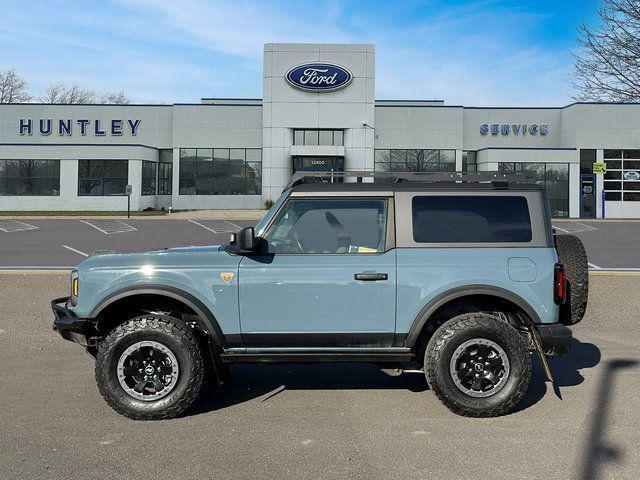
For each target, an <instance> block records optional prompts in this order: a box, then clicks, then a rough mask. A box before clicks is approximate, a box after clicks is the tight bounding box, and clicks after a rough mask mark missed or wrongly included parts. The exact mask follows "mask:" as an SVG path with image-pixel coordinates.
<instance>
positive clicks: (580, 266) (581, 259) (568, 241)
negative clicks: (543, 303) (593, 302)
mask: <svg viewBox="0 0 640 480" xmlns="http://www.w3.org/2000/svg"><path fill="white" fill-rule="evenodd" d="M556 251H557V252H558V260H559V261H560V262H561V263H564V265H565V267H567V279H568V280H569V291H568V298H567V301H566V302H565V303H564V305H562V306H561V307H560V322H561V323H563V324H565V325H575V324H576V323H578V322H579V321H580V320H582V318H583V317H584V314H585V312H586V310H587V299H588V297H589V263H588V262H587V252H586V251H585V249H584V245H583V244H582V241H581V240H580V239H579V238H578V237H576V236H574V235H556Z"/></svg>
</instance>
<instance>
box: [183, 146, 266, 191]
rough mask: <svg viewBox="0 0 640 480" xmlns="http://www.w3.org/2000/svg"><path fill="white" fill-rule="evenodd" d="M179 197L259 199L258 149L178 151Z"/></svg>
mask: <svg viewBox="0 0 640 480" xmlns="http://www.w3.org/2000/svg"><path fill="white" fill-rule="evenodd" d="M179 178H180V182H179V185H180V189H179V194H180V195H260V194H261V193H262V149H260V148H231V149H229V148H214V149H211V148H198V149H193V148H181V149H180V174H179Z"/></svg>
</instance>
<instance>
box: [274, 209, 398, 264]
mask: <svg viewBox="0 0 640 480" xmlns="http://www.w3.org/2000/svg"><path fill="white" fill-rule="evenodd" d="M386 223H387V201H386V200H384V199H377V198H376V199H373V198H370V199H295V198H294V199H290V200H289V201H288V202H287V204H286V205H285V207H284V209H283V210H282V212H280V214H279V215H278V218H276V220H275V221H274V223H273V225H271V228H269V231H268V232H267V233H266V234H265V236H264V238H265V240H266V241H267V245H268V251H269V253H297V254H300V253H308V254H314V253H316V254H318V253H325V254H327V253H329V254H347V253H377V252H382V251H384V246H385V245H384V243H385V237H386Z"/></svg>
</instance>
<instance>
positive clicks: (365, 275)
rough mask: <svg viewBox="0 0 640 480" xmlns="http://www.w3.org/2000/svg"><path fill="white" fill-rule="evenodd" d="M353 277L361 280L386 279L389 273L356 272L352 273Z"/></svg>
mask: <svg viewBox="0 0 640 480" xmlns="http://www.w3.org/2000/svg"><path fill="white" fill-rule="evenodd" d="M353 278H354V279H356V280H361V281H363V282H375V281H376V280H388V279H389V275H387V274H386V273H365V272H362V273H356V274H354V275H353Z"/></svg>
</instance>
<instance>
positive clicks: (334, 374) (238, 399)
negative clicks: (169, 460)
mask: <svg viewBox="0 0 640 480" xmlns="http://www.w3.org/2000/svg"><path fill="white" fill-rule="evenodd" d="M358 389H370V390H386V389H395V390H409V391H411V392H423V391H425V390H427V389H428V387H427V382H426V381H425V378H424V375H421V374H408V373H405V374H403V375H401V376H399V377H390V376H388V375H386V374H384V373H382V372H381V371H380V370H379V369H378V368H377V367H376V366H375V365H371V364H352V363H335V364H333V363H322V364H317V365H303V364H253V365H249V364H246V365H245V364H238V365H234V366H233V367H232V375H231V378H230V380H229V381H228V382H227V383H226V385H225V387H224V389H223V391H222V392H220V391H218V390H216V388H215V386H214V382H213V381H209V382H208V383H207V387H206V388H205V389H204V392H203V395H202V396H201V398H200V400H199V401H198V402H196V404H195V405H194V406H193V407H192V408H191V409H190V410H189V411H188V412H187V415H197V414H200V413H205V412H209V411H212V410H218V409H222V408H226V407H230V406H232V405H236V404H239V403H243V402H248V401H251V400H254V399H259V400H258V401H259V402H266V401H268V400H269V399H270V398H272V397H274V396H276V395H277V394H279V393H280V392H281V391H283V390H358ZM261 397H262V398H261Z"/></svg>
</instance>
